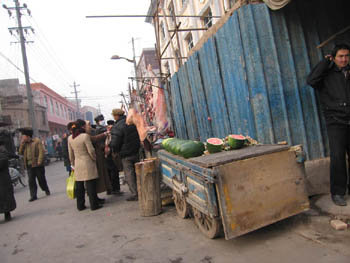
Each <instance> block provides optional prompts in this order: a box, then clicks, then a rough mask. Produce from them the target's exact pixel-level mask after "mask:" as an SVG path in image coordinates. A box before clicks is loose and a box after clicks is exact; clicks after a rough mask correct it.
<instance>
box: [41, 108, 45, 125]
mask: <svg viewBox="0 0 350 263" xmlns="http://www.w3.org/2000/svg"><path fill="white" fill-rule="evenodd" d="M41 113H42V117H43V124H44V125H46V112H45V111H42V112H41Z"/></svg>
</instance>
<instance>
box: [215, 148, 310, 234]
mask: <svg viewBox="0 0 350 263" xmlns="http://www.w3.org/2000/svg"><path fill="white" fill-rule="evenodd" d="M280 149H282V148H280ZM214 169H215V170H216V171H217V172H218V180H219V182H218V184H217V188H218V191H217V192H218V199H219V206H220V211H221V215H222V219H223V225H224V231H225V237H226V239H231V238H234V237H237V236H240V235H243V234H245V233H248V232H251V231H253V230H255V229H258V228H261V227H263V226H267V225H269V224H272V223H274V222H277V221H279V220H282V219H284V218H287V217H290V216H293V215H296V214H299V213H301V212H303V211H305V210H307V209H308V208H309V200H308V196H307V192H306V189H305V174H304V172H305V171H304V166H303V164H301V163H297V162H296V160H295V152H294V150H293V149H285V150H283V151H280V152H274V153H269V154H266V152H265V154H264V155H260V156H256V157H252V158H249V159H244V160H239V161H236V162H231V163H228V164H225V165H221V166H217V167H215V168H214Z"/></svg>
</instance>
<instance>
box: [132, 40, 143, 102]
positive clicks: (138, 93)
mask: <svg viewBox="0 0 350 263" xmlns="http://www.w3.org/2000/svg"><path fill="white" fill-rule="evenodd" d="M131 43H132V54H133V62H134V70H135V85H136V90H137V95H139V96H141V94H140V91H139V84H138V83H137V81H136V78H137V65H136V55H135V41H134V38H131Z"/></svg>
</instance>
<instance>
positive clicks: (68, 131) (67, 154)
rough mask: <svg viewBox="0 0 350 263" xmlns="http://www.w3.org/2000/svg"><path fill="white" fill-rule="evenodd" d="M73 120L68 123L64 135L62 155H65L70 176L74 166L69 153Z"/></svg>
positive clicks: (64, 161) (64, 159) (64, 160)
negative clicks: (69, 139)
mask: <svg viewBox="0 0 350 263" xmlns="http://www.w3.org/2000/svg"><path fill="white" fill-rule="evenodd" d="M72 125H73V122H69V123H68V124H67V131H66V132H65V133H64V135H63V139H62V156H63V164H64V166H65V167H66V170H67V172H68V176H69V175H70V172H71V171H72V167H71V164H70V160H69V153H68V137H69V135H70V134H71V129H72Z"/></svg>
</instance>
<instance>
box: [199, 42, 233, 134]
mask: <svg viewBox="0 0 350 263" xmlns="http://www.w3.org/2000/svg"><path fill="white" fill-rule="evenodd" d="M198 53H199V66H200V72H201V76H202V80H203V82H202V83H203V88H204V92H205V94H206V97H207V105H208V110H209V116H210V118H211V124H212V131H213V136H214V137H219V138H224V137H226V136H227V135H228V134H229V133H230V120H229V118H228V113H227V107H226V99H225V94H224V91H223V86H222V81H221V75H220V67H219V64H218V58H217V52H216V46H215V40H214V39H212V38H211V39H209V40H208V42H206V43H205V44H204V46H203V47H202V48H201V49H200V50H199V52H198Z"/></svg>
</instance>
